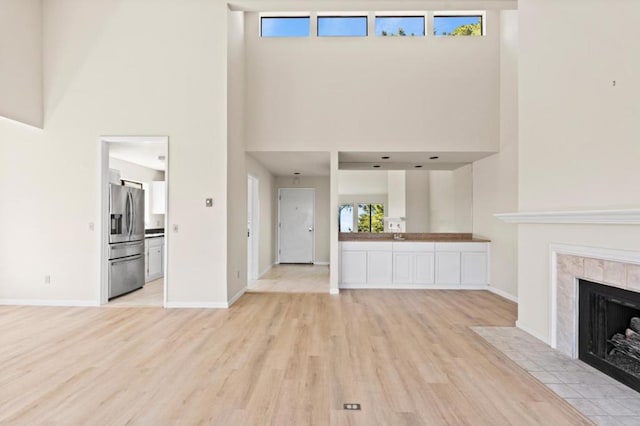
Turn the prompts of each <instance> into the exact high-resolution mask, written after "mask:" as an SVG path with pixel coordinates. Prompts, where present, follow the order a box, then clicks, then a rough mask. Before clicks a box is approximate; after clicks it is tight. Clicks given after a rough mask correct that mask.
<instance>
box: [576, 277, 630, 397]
mask: <svg viewBox="0 0 640 426" xmlns="http://www.w3.org/2000/svg"><path fill="white" fill-rule="evenodd" d="M578 282H579V287H578V291H579V295H578V296H579V307H578V315H579V316H578V318H579V327H578V357H579V358H580V359H581V360H582V361H584V362H586V363H587V364H590V365H591V366H593V367H595V368H597V369H598V370H600V371H602V372H603V373H605V374H608V375H609V376H611V377H613V378H614V379H616V380H618V381H620V382H622V383H624V384H626V385H627V386H629V387H631V388H633V389H635V390H637V391H638V392H640V293H636V292H632V291H628V290H624V289H621V288H616V287H611V286H607V285H602V284H597V283H595V282H591V281H587V280H582V279H580V280H578Z"/></svg>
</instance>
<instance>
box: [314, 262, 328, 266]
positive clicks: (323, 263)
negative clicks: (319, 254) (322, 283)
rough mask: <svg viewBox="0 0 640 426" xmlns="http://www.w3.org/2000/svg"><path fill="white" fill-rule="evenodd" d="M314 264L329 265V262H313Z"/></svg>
mask: <svg viewBox="0 0 640 426" xmlns="http://www.w3.org/2000/svg"><path fill="white" fill-rule="evenodd" d="M313 264H314V265H319V266H329V262H313Z"/></svg>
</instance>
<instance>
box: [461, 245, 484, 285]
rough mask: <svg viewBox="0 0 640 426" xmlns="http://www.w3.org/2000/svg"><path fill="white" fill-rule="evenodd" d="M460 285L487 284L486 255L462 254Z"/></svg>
mask: <svg viewBox="0 0 640 426" xmlns="http://www.w3.org/2000/svg"><path fill="white" fill-rule="evenodd" d="M461 256H462V280H461V281H462V284H469V285H473V284H487V263H488V262H487V260H488V257H487V253H482V252H463V253H462V254H461Z"/></svg>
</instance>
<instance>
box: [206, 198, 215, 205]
mask: <svg viewBox="0 0 640 426" xmlns="http://www.w3.org/2000/svg"><path fill="white" fill-rule="evenodd" d="M204 204H205V206H207V207H213V198H206V199H205V200H204Z"/></svg>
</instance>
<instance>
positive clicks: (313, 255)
mask: <svg viewBox="0 0 640 426" xmlns="http://www.w3.org/2000/svg"><path fill="white" fill-rule="evenodd" d="M283 189H285V190H287V191H290V190H297V191H298V190H299V191H311V192H312V193H313V235H312V236H311V263H310V264H311V265H314V264H315V263H316V231H317V230H316V189H315V188H278V223H277V224H276V230H277V235H278V247H277V249H278V252H277V256H276V259H277V262H276V263H278V264H280V263H281V262H280V223H281V221H280V212H281V209H280V203H281V202H282V190H283Z"/></svg>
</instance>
